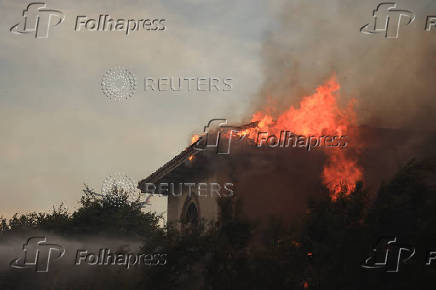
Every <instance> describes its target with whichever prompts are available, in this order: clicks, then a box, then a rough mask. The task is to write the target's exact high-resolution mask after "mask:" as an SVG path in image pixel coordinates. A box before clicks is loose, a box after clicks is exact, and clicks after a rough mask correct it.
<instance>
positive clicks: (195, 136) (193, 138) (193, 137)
mask: <svg viewBox="0 0 436 290" xmlns="http://www.w3.org/2000/svg"><path fill="white" fill-rule="evenodd" d="M199 138H200V136H199V135H197V134H194V135H192V138H191V144H193V143H195V142H197V140H198V139H199Z"/></svg>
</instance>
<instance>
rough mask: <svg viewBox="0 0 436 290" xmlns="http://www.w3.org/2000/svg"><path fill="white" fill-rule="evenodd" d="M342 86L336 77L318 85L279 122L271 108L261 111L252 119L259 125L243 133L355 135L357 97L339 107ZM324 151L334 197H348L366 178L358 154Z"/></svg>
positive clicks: (325, 174) (326, 175)
mask: <svg viewBox="0 0 436 290" xmlns="http://www.w3.org/2000/svg"><path fill="white" fill-rule="evenodd" d="M339 89H340V85H339V83H338V82H337V81H336V77H334V76H333V77H332V78H330V80H328V81H327V82H326V83H325V84H324V85H321V86H320V87H318V88H317V89H316V91H315V93H314V94H313V95H310V96H306V97H304V98H303V99H302V100H301V102H300V104H299V108H294V107H293V106H291V107H289V109H287V110H285V111H284V112H283V113H282V114H281V115H279V116H278V118H277V120H276V121H274V120H273V117H272V116H271V115H270V114H268V113H267V112H270V111H271V108H268V107H267V108H265V109H264V110H263V111H258V112H256V113H255V114H253V116H252V118H251V121H259V123H258V125H257V128H254V129H247V130H245V131H244V132H241V135H246V134H248V136H249V138H250V139H255V138H256V131H263V132H268V133H269V134H274V135H276V136H279V134H280V131H283V130H289V131H291V132H293V133H294V134H297V135H304V136H306V137H309V136H324V135H328V136H347V134H352V132H351V130H352V129H355V128H356V127H357V121H356V114H355V112H354V109H353V105H354V100H352V101H351V102H350V103H349V105H348V106H347V107H346V108H345V109H341V108H339V106H338V103H337V91H339ZM354 133H355V132H354ZM324 152H325V153H326V154H327V162H326V164H325V166H324V169H323V173H322V180H323V183H324V185H325V186H326V187H327V188H328V189H329V191H330V196H331V198H332V200H334V201H335V200H336V199H337V198H338V197H339V196H340V195H341V194H344V195H345V196H347V195H349V194H350V193H351V192H352V191H353V190H354V189H355V187H356V182H358V181H360V180H362V176H363V173H362V172H363V171H362V169H361V168H360V167H359V166H358V164H357V160H356V159H357V156H353V155H352V154H351V153H350V152H349V151H347V150H345V149H344V148H326V149H325V150H324Z"/></svg>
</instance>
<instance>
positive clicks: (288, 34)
mask: <svg viewBox="0 0 436 290" xmlns="http://www.w3.org/2000/svg"><path fill="white" fill-rule="evenodd" d="M379 3H380V2H378V1H350V0H333V1H323V0H311V1H306V0H297V1H289V2H286V3H280V6H279V7H280V12H279V18H278V25H277V27H275V29H274V30H273V31H271V32H269V33H268V34H267V35H266V36H265V39H264V45H263V50H262V58H263V74H264V83H263V85H262V88H261V90H260V91H259V96H258V98H257V99H256V102H255V103H254V104H253V108H252V109H253V110H254V111H256V110H259V109H260V108H263V107H264V106H265V105H266V104H273V105H274V106H273V107H274V108H275V109H276V110H277V111H276V112H273V113H276V114H278V113H280V111H281V110H284V109H286V108H288V107H289V106H290V105H296V104H297V103H298V101H299V100H300V99H301V98H302V97H303V96H305V95H308V94H311V93H312V92H313V91H314V89H315V88H316V87H317V86H319V85H320V84H322V83H323V81H325V80H326V79H327V78H328V77H330V76H331V75H332V74H336V76H337V78H338V80H339V83H340V84H341V92H340V94H341V101H342V102H343V103H346V102H347V101H348V100H349V99H350V98H355V99H356V100H357V111H358V117H359V123H360V124H366V125H370V126H375V127H389V128H400V127H419V128H424V129H432V128H434V123H435V121H436V116H435V115H434V114H433V111H434V110H435V109H436V101H435V100H434V92H435V89H436V82H435V81H434V74H433V71H432V70H433V69H434V67H436V66H435V64H436V57H435V56H434V49H435V45H436V35H435V32H433V31H430V32H428V31H425V29H424V28H425V23H426V18H427V16H429V15H434V14H436V2H434V1H431V0H425V1H423V0H421V1H396V3H397V9H402V10H410V11H412V12H414V14H415V15H416V19H415V21H414V22H412V23H411V24H409V25H405V23H404V22H406V21H405V19H402V22H401V27H400V31H399V38H398V39H387V38H385V37H384V34H374V35H365V34H362V33H360V31H359V30H360V28H361V27H362V26H363V25H365V24H367V23H370V22H372V11H373V10H374V9H376V7H377V5H378V4H379Z"/></svg>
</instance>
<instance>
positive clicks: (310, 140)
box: [138, 78, 425, 228]
mask: <svg viewBox="0 0 436 290" xmlns="http://www.w3.org/2000/svg"><path fill="white" fill-rule="evenodd" d="M338 91H339V84H338V83H337V82H336V80H335V79H334V78H332V79H330V80H329V81H328V82H327V83H325V84H324V85H322V86H320V87H318V88H317V89H316V91H315V93H314V94H313V95H310V96H307V97H304V98H303V99H302V100H301V102H300V105H299V107H298V108H295V107H293V106H291V107H290V108H289V109H287V110H285V111H284V112H282V113H281V114H279V115H278V116H275V117H274V118H273V116H272V115H271V114H269V113H268V112H269V111H271V110H270V109H268V108H266V109H265V110H263V111H258V112H256V113H255V114H253V116H252V118H251V123H249V125H246V126H239V127H228V126H227V127H228V128H227V130H222V129H223V128H219V129H217V130H216V131H214V132H212V134H209V133H208V134H205V135H203V136H195V137H193V140H192V144H191V145H190V146H188V147H187V148H186V149H185V150H184V151H183V152H181V153H180V154H179V155H177V156H176V157H174V158H173V159H172V160H170V161H169V162H168V163H166V164H165V165H163V166H162V167H161V168H159V169H158V170H157V171H156V172H154V173H153V174H151V175H150V176H149V177H147V178H146V179H144V180H142V181H141V182H139V185H138V188H140V190H141V191H142V192H143V193H150V194H153V193H159V194H164V195H167V196H168V212H167V213H168V219H167V221H168V222H169V223H173V224H177V225H179V228H180V225H181V224H183V223H186V222H189V223H197V222H198V221H199V220H200V219H204V220H207V221H212V220H217V219H218V217H219V214H220V212H219V206H218V203H217V200H218V199H220V198H228V197H233V196H237V197H238V198H240V200H241V201H242V213H243V214H244V215H246V216H247V217H249V218H251V219H255V220H264V219H265V218H267V217H271V216H278V217H280V218H282V219H284V220H291V219H293V218H296V217H298V216H301V215H302V214H304V212H305V210H306V208H307V202H308V200H310V199H317V198H321V197H323V196H324V197H326V196H329V197H330V198H331V199H332V200H333V201H336V200H337V199H338V198H341V197H344V196H347V195H350V194H352V193H353V191H354V190H355V189H356V185H357V184H358V183H360V182H363V183H364V184H365V186H366V188H369V189H371V188H372V189H373V188H376V187H378V185H379V184H380V182H381V181H383V180H386V179H388V178H390V176H391V174H393V172H395V171H396V170H397V169H398V168H399V167H400V166H401V165H402V164H404V163H405V162H407V161H408V160H409V159H410V158H411V157H416V156H417V154H416V153H417V152H425V150H422V149H417V148H418V147H420V146H422V144H424V143H425V142H421V141H422V140H421V141H420V140H418V139H416V138H418V137H417V136H420V137H419V138H424V135H423V134H411V132H406V131H404V130H403V131H400V130H392V129H380V128H378V129H376V128H369V127H364V126H358V125H357V121H356V114H355V112H354V109H353V103H352V102H351V103H350V104H349V105H348V106H347V107H345V108H340V107H339V105H338V102H337V98H338V96H339V95H338V93H337V92H338ZM230 129H231V130H230ZM411 135H414V136H415V137H416V138H415V139H414V141H413V142H404V140H405V139H407V138H409V139H410V136H411ZM217 138H218V139H217ZM209 139H212V140H219V141H222V142H221V145H222V144H226V146H230V144H231V152H230V151H229V152H228V153H229V154H217V151H221V152H222V151H223V150H221V149H222V148H221V149H220V148H219V146H220V145H219V143H217V144H216V145H217V146H216V147H214V148H213V150H206V149H205V147H208V146H205V145H208V144H210V143H209ZM200 145H201V146H200ZM199 146H200V147H201V148H203V150H198V148H199ZM209 147H210V146H209ZM225 149H226V150H227V149H230V147H228V148H225ZM226 150H224V151H226ZM381 153H382V154H381ZM412 153H413V154H412Z"/></svg>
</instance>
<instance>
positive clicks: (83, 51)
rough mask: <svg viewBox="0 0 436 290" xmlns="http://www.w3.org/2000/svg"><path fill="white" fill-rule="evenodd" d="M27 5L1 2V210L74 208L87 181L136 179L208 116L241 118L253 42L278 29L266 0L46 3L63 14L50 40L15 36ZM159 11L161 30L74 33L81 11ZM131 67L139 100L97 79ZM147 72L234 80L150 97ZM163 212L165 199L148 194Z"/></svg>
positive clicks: (254, 69) (256, 82) (96, 184)
mask: <svg viewBox="0 0 436 290" xmlns="http://www.w3.org/2000/svg"><path fill="white" fill-rule="evenodd" d="M28 3H30V2H26V1H16V0H0V16H1V17H0V27H1V29H0V39H1V46H0V47H1V48H0V115H1V120H2V122H1V123H0V136H1V139H0V166H1V168H2V169H1V172H0V194H1V197H2V198H1V203H0V215H4V216H10V215H11V214H13V213H15V212H29V211H34V210H35V211H46V210H50V209H51V207H52V205H55V204H59V203H61V202H64V203H65V204H66V205H67V207H68V208H69V209H70V210H72V209H74V208H75V207H77V206H78V201H79V199H80V196H81V189H82V188H83V186H82V185H83V183H87V184H89V185H90V186H91V187H93V188H95V189H97V190H98V191H99V190H100V188H101V184H102V181H103V180H104V178H105V177H106V176H108V175H111V174H115V173H125V174H127V175H128V176H130V177H131V178H133V179H136V180H140V179H142V178H145V177H147V176H148V175H149V174H150V173H152V172H153V171H155V170H156V169H157V168H159V167H160V166H161V165H162V164H163V163H165V162H167V161H168V160H170V159H171V158H172V157H173V156H174V155H176V154H178V153H179V152H180V151H181V150H183V149H184V148H185V147H186V146H187V145H188V143H189V140H190V137H191V133H193V132H196V131H201V130H202V127H203V126H204V125H205V123H206V122H207V121H208V120H209V119H211V118H217V117H227V118H229V119H234V118H238V120H239V118H240V116H241V114H242V112H244V111H246V110H247V108H248V106H249V104H250V98H252V97H253V94H254V93H255V92H256V91H257V90H258V88H259V86H260V84H261V81H262V76H261V71H260V56H259V55H260V49H261V44H262V38H263V35H264V34H265V32H266V31H267V30H268V29H270V28H271V27H272V25H273V21H272V19H273V17H272V16H271V14H272V13H273V10H272V9H271V7H269V5H270V4H268V2H267V1H260V0H254V1H253V0H244V1H237V2H235V1H196V0H189V1H188V0H185V1H181V0H174V1H168V0H166V1H139V0H138V1H115V0H109V1H108V0H104V1H54V0H52V1H48V2H47V8H49V9H56V10H60V11H62V12H63V13H64V15H65V21H64V22H63V23H61V24H60V25H59V26H56V27H55V28H51V30H50V32H49V37H48V38H47V39H35V38H34V37H33V35H30V34H29V35H16V34H12V33H10V32H9V28H10V27H11V26H12V25H14V24H17V23H19V22H21V21H22V11H23V10H24V9H25V7H26V6H27V4H28ZM99 14H109V15H110V16H112V17H113V18H127V19H130V18H138V19H139V18H148V17H150V18H165V19H166V27H167V28H166V30H165V31H162V32H147V31H137V32H135V33H131V34H130V35H128V36H126V35H124V34H123V33H122V32H83V31H81V32H76V31H74V29H73V28H74V23H75V18H76V16H77V15H86V16H88V17H91V18H98V15H99ZM114 66H123V67H126V68H128V69H129V70H130V71H132V72H133V73H135V74H136V77H137V80H138V87H137V91H136V94H135V96H134V97H132V98H131V99H129V100H128V101H125V102H122V103H120V102H114V101H110V100H109V99H108V98H106V97H105V96H104V95H103V94H102V93H101V90H100V82H101V78H102V75H103V74H104V73H105V71H107V70H108V69H109V68H112V67H114ZM144 76H152V77H165V76H168V77H171V76H182V77H184V76H186V77H203V76H206V77H207V76H212V77H231V78H232V79H233V80H232V85H233V90H232V92H218V93H216V92H213V93H204V92H202V93H193V92H191V93H181V94H172V93H168V92H161V93H148V92H144V91H143V86H141V85H142V81H143V78H144ZM152 202H154V206H155V207H156V208H157V209H158V210H162V208H163V207H162V206H163V205H162V202H161V203H159V202H158V201H157V199H154V200H152Z"/></svg>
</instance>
